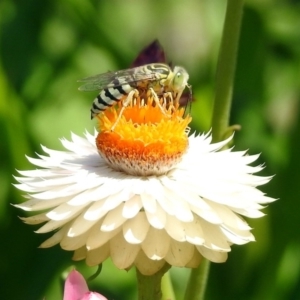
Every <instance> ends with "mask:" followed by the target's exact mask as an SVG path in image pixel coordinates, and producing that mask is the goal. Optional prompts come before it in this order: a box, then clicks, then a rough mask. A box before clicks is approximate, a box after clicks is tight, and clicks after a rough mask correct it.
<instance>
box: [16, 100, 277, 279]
mask: <svg viewBox="0 0 300 300" xmlns="http://www.w3.org/2000/svg"><path fill="white" fill-rule="evenodd" d="M151 99H152V98H149V99H148V100H147V102H146V103H144V102H143V101H141V100H140V99H139V98H137V99H135V101H133V103H131V104H130V106H129V107H127V108H126V109H125V110H124V109H123V110H124V112H121V110H122V107H120V108H117V109H116V108H115V107H113V108H111V109H107V110H106V111H105V112H104V113H101V114H100V115H99V116H98V120H99V127H100V133H97V132H95V133H94V134H93V135H91V134H89V133H86V134H85V138H81V137H79V136H77V135H75V134H72V140H71V141H68V140H66V139H62V140H61V142H62V144H63V146H64V147H65V148H66V150H67V151H54V150H50V149H48V148H46V147H42V148H43V150H44V152H45V153H46V154H47V155H46V156H44V155H39V158H38V159H35V158H28V160H29V161H30V162H31V163H32V164H33V165H36V166H38V169H36V170H31V171H19V173H20V175H21V177H16V179H17V181H18V182H19V184H16V187H17V188H19V189H20V190H22V191H25V192H27V193H28V195H27V196H26V198H28V200H27V201H26V202H24V203H22V204H18V205H16V206H17V207H19V208H21V209H23V210H26V211H31V212H36V211H42V212H41V213H39V214H37V215H34V216H30V217H27V218H23V220H24V221H25V223H28V224H41V223H45V224H44V225H43V226H42V227H41V228H40V229H38V230H37V232H38V233H46V232H50V231H56V232H55V233H54V235H53V236H52V237H50V238H49V239H48V240H46V241H45V242H43V243H42V244H41V246H40V247H42V248H47V247H51V246H54V245H56V244H60V246H61V248H63V249H65V250H70V251H75V252H74V256H73V259H74V260H82V259H86V263H87V264H88V265H90V266H95V265H98V264H100V263H102V262H103V261H104V260H106V259H107V258H108V257H111V259H112V261H113V263H114V264H115V265H116V266H117V267H118V268H120V269H129V268H131V267H132V266H136V267H137V268H138V269H139V271H140V272H141V273H142V274H144V275H152V274H154V273H156V272H157V271H158V270H160V269H161V268H162V267H163V266H164V265H165V263H168V264H170V265H174V266H178V267H197V266H198V265H199V264H200V262H201V258H202V257H205V258H207V259H209V260H210V261H213V262H224V261H226V259H227V254H228V252H229V251H231V247H230V246H231V245H232V244H238V245H242V244H245V243H248V242H250V241H254V236H253V235H252V233H251V232H250V229H251V228H250V227H249V225H248V224H247V223H246V222H245V221H244V219H243V218H242V217H241V216H246V217H249V218H258V217H261V216H263V213H262V212H261V211H260V210H261V209H262V208H263V206H262V204H267V203H270V202H272V201H274V199H273V198H270V197H267V196H266V195H264V194H263V193H262V192H261V191H259V190H258V189H257V187H258V186H260V185H263V184H265V183H267V182H269V181H270V179H271V177H262V176H257V175H254V174H255V173H257V172H259V171H261V170H262V169H263V166H250V164H251V163H253V162H254V161H255V160H256V159H257V158H258V155H247V154H246V152H245V151H237V152H233V151H232V149H226V150H222V148H223V147H224V146H225V145H227V144H228V142H229V141H230V140H231V139H232V137H230V138H228V139H226V140H224V141H222V142H219V143H215V144H213V143H212V139H211V135H210V133H207V134H201V135H196V134H192V135H190V136H189V137H188V133H189V128H188V127H187V126H188V123H189V122H190V120H191V118H190V117H189V116H184V109H182V108H179V107H178V105H173V104H172V103H171V102H170V103H167V102H166V101H165V102H161V105H154V104H153V103H152V100H151ZM112 126H113V127H114V130H113V131H111V130H110V129H111V128H112ZM95 141H96V143H95ZM99 153H100V155H99Z"/></svg>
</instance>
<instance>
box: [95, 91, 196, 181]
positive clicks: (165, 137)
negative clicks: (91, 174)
mask: <svg viewBox="0 0 300 300" xmlns="http://www.w3.org/2000/svg"><path fill="white" fill-rule="evenodd" d="M161 106H162V108H163V111H162V109H161V107H158V106H157V105H155V103H154V101H153V99H152V98H148V99H147V101H146V102H144V101H142V100H141V99H140V98H139V97H137V98H135V99H134V100H133V101H132V103H131V104H130V105H129V106H128V107H126V108H125V110H124V112H123V114H122V116H121V118H120V120H119V121H118V123H116V124H115V122H116V120H117V118H118V115H119V113H120V110H121V108H122V107H116V106H114V107H111V108H109V109H107V110H106V111H104V112H103V113H101V114H99V115H98V116H97V118H98V121H99V129H100V132H99V134H98V136H97V139H96V144H97V148H98V150H99V153H100V154H101V155H102V157H103V158H104V159H105V160H106V161H107V162H108V163H109V164H110V165H111V166H112V167H113V168H114V169H117V170H121V171H124V172H126V173H129V174H133V175H142V176H143V175H144V176H146V175H159V174H163V173H166V172H167V171H169V170H170V169H171V168H172V167H173V166H174V165H176V164H177V163H178V162H179V161H180V159H181V157H182V155H183V154H184V152H185V151H186V149H187V147H188V136H187V135H188V131H189V128H188V127H187V126H188V124H189V123H190V121H191V117H190V116H187V117H183V115H184V109H183V108H179V106H178V104H176V105H174V104H173V103H170V102H169V103H164V101H161ZM112 126H115V127H114V130H113V131H111V128H112Z"/></svg>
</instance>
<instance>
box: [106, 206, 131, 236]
mask: <svg viewBox="0 0 300 300" xmlns="http://www.w3.org/2000/svg"><path fill="white" fill-rule="evenodd" d="M123 206H124V204H123V203H122V204H121V205H119V206H118V207H117V208H115V209H114V210H111V211H110V212H108V214H107V215H106V216H105V218H104V220H103V222H102V225H101V230H102V231H112V230H115V229H116V228H118V227H119V226H121V225H122V224H123V223H124V222H125V221H126V219H125V218H124V217H123V216H122V210H123Z"/></svg>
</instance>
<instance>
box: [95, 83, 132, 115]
mask: <svg viewBox="0 0 300 300" xmlns="http://www.w3.org/2000/svg"><path fill="white" fill-rule="evenodd" d="M116 80H117V79H115V80H114V82H113V83H114V84H115V86H114V87H110V88H106V89H103V90H102V91H101V92H100V93H99V94H98V96H97V97H96V98H95V99H94V101H93V105H92V108H91V119H93V118H94V117H95V116H97V115H98V114H99V113H100V112H101V111H105V110H106V109H107V108H108V107H110V106H113V105H114V104H115V103H116V102H118V101H120V100H121V99H122V98H123V97H124V96H127V95H128V94H129V93H130V92H131V91H132V90H133V89H134V88H133V87H131V86H130V85H129V84H126V83H124V84H120V82H119V81H118V82H115V81H116Z"/></svg>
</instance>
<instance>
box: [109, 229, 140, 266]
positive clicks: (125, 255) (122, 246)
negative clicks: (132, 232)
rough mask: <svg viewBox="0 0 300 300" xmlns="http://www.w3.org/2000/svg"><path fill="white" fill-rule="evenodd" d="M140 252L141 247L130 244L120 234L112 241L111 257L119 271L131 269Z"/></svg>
mask: <svg viewBox="0 0 300 300" xmlns="http://www.w3.org/2000/svg"><path fill="white" fill-rule="evenodd" d="M139 251H140V246H139V245H133V244H128V243H127V241H126V240H125V239H124V237H123V233H122V232H120V233H119V234H117V235H116V236H115V237H114V238H113V239H111V241H110V255H111V259H112V261H113V263H114V264H115V265H116V266H117V267H118V268H119V269H126V268H129V267H130V266H131V265H132V264H133V262H134V260H135V258H136V256H137V254H138V253H139Z"/></svg>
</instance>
